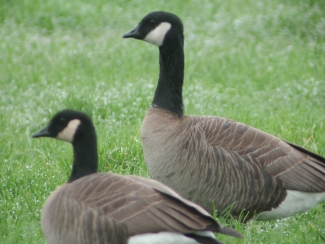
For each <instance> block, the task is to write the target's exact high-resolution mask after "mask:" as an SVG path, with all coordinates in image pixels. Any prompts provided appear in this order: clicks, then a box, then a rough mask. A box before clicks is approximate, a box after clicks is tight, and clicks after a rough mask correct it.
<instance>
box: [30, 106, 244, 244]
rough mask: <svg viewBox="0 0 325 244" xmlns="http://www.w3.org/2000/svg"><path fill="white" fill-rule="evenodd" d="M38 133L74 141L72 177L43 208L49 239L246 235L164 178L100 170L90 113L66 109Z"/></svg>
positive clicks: (193, 239) (184, 239) (102, 242)
mask: <svg viewBox="0 0 325 244" xmlns="http://www.w3.org/2000/svg"><path fill="white" fill-rule="evenodd" d="M33 137H52V138H56V139H59V140H64V141H68V142H71V143H72V146H73V155H74V160H73V166H72V173H71V176H70V178H69V180H68V182H67V183H66V184H64V185H62V186H61V187H59V188H58V189H57V190H55V191H54V192H53V193H52V194H51V195H50V197H49V198H48V199H47V200H46V203H45V205H44V208H43V211H42V218H41V225H42V230H43V233H44V236H45V238H46V240H47V241H48V242H49V243H50V244H67V243H69V244H91V243H96V244H108V243H110V244H125V243H128V244H146V243H147V244H168V243H175V244H176V243H184V244H186V243H187V244H191V243H193V244H194V243H206V244H212V243H221V242H220V241H218V240H217V239H216V238H215V236H214V235H213V232H218V233H223V234H226V235H231V236H235V237H239V238H241V237H242V236H241V234H239V233H238V232H237V231H235V230H233V229H231V228H228V227H223V226H221V225H219V224H218V223H217V222H216V221H215V220H214V219H213V218H212V217H211V215H210V214H208V212H206V211H205V210H203V209H202V208H201V207H200V206H198V205H196V204H194V203H192V202H190V201H188V200H186V199H184V198H182V197H181V196H179V195H178V194H177V193H176V192H175V191H173V190H172V189H170V188H169V187H167V186H165V185H163V184H162V183H159V182H157V181H154V180H151V179H146V178H142V177H137V176H122V175H118V174H111V173H97V157H98V156H97V140H96V132H95V128H94V126H93V123H92V121H91V119H90V118H89V117H88V116H87V115H86V114H85V113H82V112H78V111H73V110H63V111H61V112H59V113H57V114H56V115H55V116H54V117H53V118H52V119H51V121H50V122H49V124H48V125H47V126H46V127H45V128H44V129H42V130H40V131H39V132H36V133H35V134H34V135H33Z"/></svg>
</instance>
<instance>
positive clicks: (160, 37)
mask: <svg viewBox="0 0 325 244" xmlns="http://www.w3.org/2000/svg"><path fill="white" fill-rule="evenodd" d="M170 27H171V24H170V23H167V22H162V23H161V24H160V25H158V26H157V27H156V28H155V29H153V30H152V31H150V32H149V33H148V34H147V36H146V37H145V38H144V39H143V40H145V41H146V42H149V43H152V44H155V45H157V46H158V47H159V46H161V45H162V44H163V42H164V38H165V35H166V33H167V31H169V29H170Z"/></svg>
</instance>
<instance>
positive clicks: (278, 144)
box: [124, 11, 325, 220]
mask: <svg viewBox="0 0 325 244" xmlns="http://www.w3.org/2000/svg"><path fill="white" fill-rule="evenodd" d="M124 37H125V38H135V39H139V40H144V41H147V42H149V43H152V44H155V45H157V46H158V47H159V65H160V73H159V79H158V85H157V88H156V91H155V95H154V99H153V102H152V105H151V108H150V109H149V111H148V113H147V115H146V116H145V119H144V121H143V124H142V128H141V137H142V144H143V151H144V158H145V161H146V163H147V166H148V169H149V172H150V175H151V176H152V177H153V178H154V179H157V180H159V181H161V182H163V183H164V184H166V185H168V186H170V187H172V188H173V189H174V190H176V191H177V192H178V193H180V194H181V195H182V196H183V197H185V198H187V199H190V200H192V201H194V202H196V203H198V204H200V205H201V206H203V207H204V208H205V209H207V210H209V211H211V210H212V209H213V207H212V206H213V205H215V207H216V210H217V211H218V213H219V214H220V213H222V212H223V211H224V210H226V209H227V208H228V207H230V213H231V214H232V215H233V216H234V217H239V215H240V214H241V212H242V211H243V213H244V215H246V220H249V219H250V218H252V217H253V216H254V215H257V214H260V215H259V217H258V218H259V219H273V218H281V217H287V216H291V215H294V214H296V213H300V212H304V211H307V210H310V209H311V208H313V207H314V206H315V205H316V204H317V203H318V202H320V201H323V200H325V159H324V158H323V157H321V156H319V155H317V154H315V153H312V152H310V151H308V150H306V149H303V148H301V147H299V146H296V145H294V144H291V143H288V142H285V141H283V140H281V139H279V138H277V137H275V136H273V135H270V134H268V133H266V132H263V131H260V130H258V129H255V128H253V127H250V126H247V125H244V124H242V123H239V122H236V121H232V120H229V119H225V118H220V117H209V116H186V115H184V113H183V98H182V87H183V80H184V48H183V45H184V35H183V25H182V22H181V20H180V19H179V18H178V17H177V16H176V15H174V14H172V13H168V12H162V11H157V12H152V13H149V14H148V15H146V16H145V17H144V18H143V19H142V20H141V21H140V23H139V24H138V25H137V27H135V28H134V29H133V30H132V31H130V32H128V33H126V34H125V35H124ZM269 211H271V212H269ZM261 213H262V214H261Z"/></svg>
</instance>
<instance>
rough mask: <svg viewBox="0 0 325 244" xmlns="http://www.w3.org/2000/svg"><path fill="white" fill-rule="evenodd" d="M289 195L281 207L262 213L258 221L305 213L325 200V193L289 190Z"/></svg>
mask: <svg viewBox="0 0 325 244" xmlns="http://www.w3.org/2000/svg"><path fill="white" fill-rule="evenodd" d="M287 194H288V195H287V197H286V199H285V200H284V201H283V202H282V203H281V204H280V206H279V207H277V208H275V209H272V210H271V211H268V212H262V213H261V214H259V215H258V216H257V220H268V219H277V218H285V217H289V216H293V215H295V214H298V213H304V212H307V211H309V210H311V209H312V208H314V207H315V206H316V205H317V204H318V203H319V202H321V201H324V200H325V192H320V193H310V192H301V191H290V190H288V191H287Z"/></svg>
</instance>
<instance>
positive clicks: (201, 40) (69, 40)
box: [0, 0, 325, 244]
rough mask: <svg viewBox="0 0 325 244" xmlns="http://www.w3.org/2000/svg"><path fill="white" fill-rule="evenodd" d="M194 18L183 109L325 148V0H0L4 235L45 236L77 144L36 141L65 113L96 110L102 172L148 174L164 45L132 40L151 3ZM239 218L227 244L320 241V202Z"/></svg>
mask: <svg viewBox="0 0 325 244" xmlns="http://www.w3.org/2000/svg"><path fill="white" fill-rule="evenodd" d="M154 10H164V11H169V12H173V13H175V14H177V15H178V16H179V17H180V18H181V19H182V20H183V23H184V26H185V38H186V39H185V55H186V70H185V83H184V103H185V107H186V114H204V115H215V116H221V117H227V118H231V119H234V120H237V121H241V122H243V123H246V124H248V125H252V126H254V127H257V128H259V129H261V130H264V131H267V132H269V133H272V134H274V135H277V136H279V137H281V138H283V139H284V140H287V141H290V142H293V143H296V144H298V145H301V146H304V147H306V148H308V149H309V150H312V151H314V152H316V153H319V154H321V155H323V156H325V147H324V144H325V137H324V135H325V133H324V132H325V125H324V119H325V69H324V65H325V2H324V1H323V0H314V1H313V0H305V1H295V0H289V1H285V2H284V1H280V0H274V1H266V0H264V1H262V0H261V1H254V0H232V1H221V0H215V1H211V0H210V1H209V0H202V1H200V2H198V1H194V0H184V1H161V2H148V1H143V0H136V1H122V0H121V1H103V0H93V1H91V2H89V1H81V0H70V1H63V0H56V1H54V0H48V1H42V0H19V1H18V0H0V64H1V65H0V84H1V85H0V135H1V138H2V140H1V141H0V143H1V144H0V155H1V162H2V163H1V164H0V186H1V191H0V243H45V241H44V239H43V236H42V233H41V229H40V213H41V209H42V206H43V203H44V201H45V199H46V198H47V197H48V196H49V194H50V193H51V192H52V191H53V190H54V189H55V188H56V187H57V186H58V185H61V184H63V183H64V182H65V181H66V180H67V178H68V176H69V174H70V169H71V161H72V151H71V146H70V145H68V144H65V143H62V142H57V141H55V140H48V139H41V140H32V139H31V134H32V133H33V132H35V131H37V130H38V129H40V128H42V127H43V126H44V125H45V124H46V123H47V121H48V120H49V119H50V117H51V116H52V115H54V114H55V113H56V112H57V111H59V110H61V109H64V108H70V109H77V110H82V111H84V112H87V113H88V114H89V115H90V116H91V117H92V119H93V121H94V123H95V126H96V128H97V133H98V140H99V154H100V155H99V156H100V171H110V172H116V173H121V174H137V175H142V176H145V177H149V175H148V173H147V170H146V166H145V163H144V161H143V156H142V147H141V140H140V137H139V129H140V125H141V122H142V119H143V117H144V115H145V113H146V110H147V109H148V107H149V105H150V102H151V100H152V98H153V93H154V90H155V86H156V82H157V78H158V72H159V66H158V50H157V48H156V47H155V46H153V45H149V44H145V43H143V42H140V41H132V40H124V39H122V37H121V36H122V34H124V33H125V32H127V31H128V30H130V29H132V28H133V27H134V26H135V25H136V24H137V23H138V22H139V21H140V20H141V19H142V17H143V16H144V15H145V14H147V13H148V12H151V11H154ZM219 221H220V222H221V223H222V224H228V225H230V226H234V227H235V228H236V229H238V230H239V231H241V232H242V233H243V235H244V236H245V239H244V240H235V239H233V238H228V237H224V236H219V238H220V239H221V240H223V241H225V242H227V243H308V244H310V243H322V242H324V241H325V239H324V237H325V227H324V223H325V210H324V204H320V205H319V206H317V207H316V208H315V209H314V210H312V211H311V212H309V213H305V214H301V215H297V216H294V217H291V218H287V219H282V220H277V221H268V222H257V221H251V222H249V223H248V224H246V225H242V224H240V223H238V222H237V221H235V220H233V221H228V222H227V221H226V220H224V219H222V218H221V219H219Z"/></svg>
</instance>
